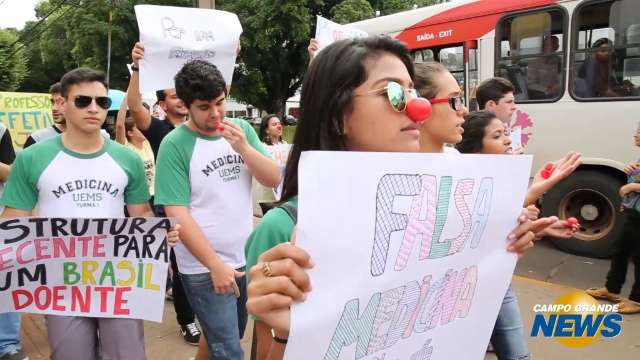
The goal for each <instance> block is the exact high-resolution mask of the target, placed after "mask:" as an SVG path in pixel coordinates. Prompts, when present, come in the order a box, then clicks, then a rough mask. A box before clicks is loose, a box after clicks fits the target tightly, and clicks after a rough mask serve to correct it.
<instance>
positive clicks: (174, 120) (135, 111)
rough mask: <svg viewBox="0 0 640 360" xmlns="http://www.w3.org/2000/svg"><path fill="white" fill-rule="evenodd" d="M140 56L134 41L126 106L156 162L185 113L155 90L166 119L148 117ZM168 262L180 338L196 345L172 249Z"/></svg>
mask: <svg viewBox="0 0 640 360" xmlns="http://www.w3.org/2000/svg"><path fill="white" fill-rule="evenodd" d="M143 57H144V46H143V45H142V43H141V42H137V43H136V44H135V46H134V47H133V49H132V50H131V58H132V59H133V65H132V66H131V70H132V72H131V79H130V80H129V89H128V91H127V93H128V95H127V103H128V105H129V111H130V113H131V117H132V118H133V120H134V122H135V124H136V127H137V128H138V129H139V130H140V131H141V132H142V134H143V135H144V136H145V137H146V138H147V140H148V141H149V144H150V145H151V150H152V151H153V155H154V157H155V158H156V160H157V157H158V149H159V148H160V143H161V142H162V140H163V139H164V137H165V136H167V134H169V133H170V132H171V131H173V129H175V128H176V126H179V125H181V124H182V123H184V122H185V121H186V120H187V114H188V111H187V108H186V107H185V106H184V103H183V102H182V100H180V99H179V98H178V96H177V95H176V90H175V89H164V90H158V91H156V97H157V98H158V105H160V107H161V108H162V110H163V111H164V113H165V114H166V117H165V118H164V119H163V120H160V119H158V118H155V117H153V116H151V114H150V112H149V111H148V110H147V109H146V108H145V107H144V105H143V103H142V97H141V96H140V74H139V72H138V65H139V63H140V60H142V58H143ZM154 211H155V212H156V214H157V215H158V216H164V209H163V208H162V206H155V207H154ZM169 259H170V261H171V272H172V275H173V276H172V277H171V291H172V293H171V296H172V302H173V308H174V310H175V312H176V320H177V321H178V325H179V326H180V335H181V336H182V338H183V339H184V341H185V342H186V343H187V344H190V345H198V342H199V341H200V329H199V328H198V325H197V324H196V319H195V315H194V314H193V309H192V308H191V304H189V301H188V300H187V296H186V295H185V293H184V288H183V286H182V280H181V279H180V277H179V276H178V264H177V262H176V256H175V251H174V250H173V249H171V252H170V256H169Z"/></svg>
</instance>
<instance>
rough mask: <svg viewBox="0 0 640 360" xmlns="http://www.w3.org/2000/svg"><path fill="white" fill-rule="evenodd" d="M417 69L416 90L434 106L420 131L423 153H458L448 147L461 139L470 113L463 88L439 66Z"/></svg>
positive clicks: (417, 65) (428, 64) (433, 63)
mask: <svg viewBox="0 0 640 360" xmlns="http://www.w3.org/2000/svg"><path fill="white" fill-rule="evenodd" d="M415 68H416V76H415V80H414V81H415V87H416V89H417V90H418V93H419V94H420V96H421V97H423V98H425V99H428V100H429V102H430V103H431V105H432V108H431V109H432V113H431V117H430V118H429V120H428V121H426V122H425V123H424V124H422V127H421V128H420V130H421V132H420V136H421V137H420V152H427V153H440V152H454V153H457V151H456V150H455V149H454V148H452V147H449V146H445V144H451V145H453V144H457V143H458V142H460V141H461V140H462V133H463V130H462V124H463V123H464V115H465V114H466V113H467V112H468V110H467V108H466V106H465V104H464V97H463V96H462V91H461V90H460V85H458V81H456V79H455V78H454V77H453V75H451V73H450V72H449V70H447V68H445V67H444V66H443V65H442V64H440V63H437V62H426V63H420V64H416V65H415Z"/></svg>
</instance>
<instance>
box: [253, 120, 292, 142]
mask: <svg viewBox="0 0 640 360" xmlns="http://www.w3.org/2000/svg"><path fill="white" fill-rule="evenodd" d="M259 136H260V140H261V141H262V142H263V143H265V144H267V145H280V144H286V142H285V141H283V140H282V123H281V122H280V119H278V116H277V115H276V114H269V115H266V116H264V117H263V118H262V121H261V122H260V132H259Z"/></svg>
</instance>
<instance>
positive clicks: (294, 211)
mask: <svg viewBox="0 0 640 360" xmlns="http://www.w3.org/2000/svg"><path fill="white" fill-rule="evenodd" d="M278 207H279V208H280V209H282V210H284V212H286V213H287V215H289V217H290V218H291V220H293V223H294V224H297V223H298V207H297V206H295V205H293V204H292V203H291V201H287V202H286V203H284V204H282V205H280V206H278Z"/></svg>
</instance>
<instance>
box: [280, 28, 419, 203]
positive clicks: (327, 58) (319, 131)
mask: <svg viewBox="0 0 640 360" xmlns="http://www.w3.org/2000/svg"><path fill="white" fill-rule="evenodd" d="M383 54H391V55H395V56H397V57H398V58H399V59H400V60H401V61H402V62H403V63H404V65H405V66H406V67H407V71H408V72H409V75H410V76H411V78H412V79H413V75H414V73H413V62H412V60H411V56H410V55H409V50H408V49H407V48H406V46H404V45H403V44H402V43H401V42H399V41H397V40H393V39H392V38H390V37H385V36H371V37H367V38H359V39H350V40H341V41H338V42H335V43H333V44H331V45H329V46H328V47H326V48H324V49H323V50H322V52H320V53H319V54H318V55H317V57H316V58H315V59H313V62H311V65H310V66H309V69H308V70H307V73H306V75H305V77H304V81H303V83H302V92H301V95H300V121H299V122H298V127H297V129H296V134H295V137H294V139H293V147H292V149H291V153H290V154H289V159H288V161H287V166H286V170H285V177H284V184H283V190H282V198H281V202H286V201H288V200H289V199H291V198H292V197H294V196H296V195H298V163H299V161H300V154H301V153H302V152H303V151H308V150H333V151H345V150H348V148H347V141H346V136H345V134H344V133H343V129H344V117H345V115H347V114H348V113H349V112H350V111H351V106H352V100H353V90H354V89H355V88H357V87H358V86H360V85H361V84H362V83H364V82H365V81H366V80H367V76H368V74H367V72H366V67H365V61H366V60H368V59H371V58H376V57H379V56H381V55H383Z"/></svg>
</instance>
